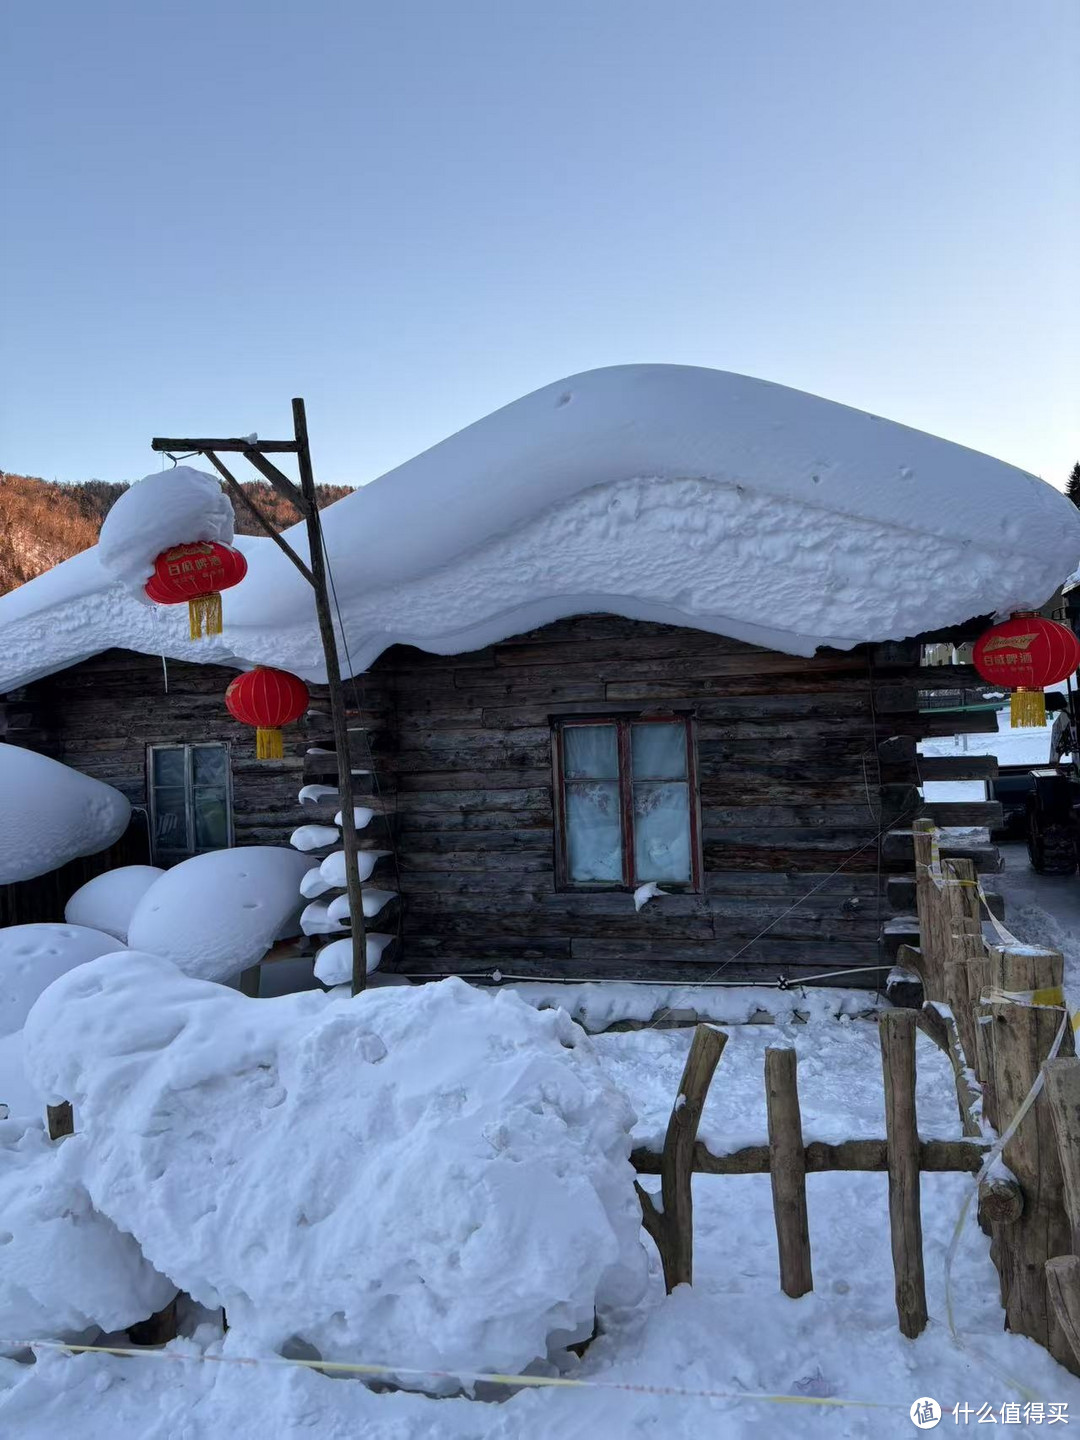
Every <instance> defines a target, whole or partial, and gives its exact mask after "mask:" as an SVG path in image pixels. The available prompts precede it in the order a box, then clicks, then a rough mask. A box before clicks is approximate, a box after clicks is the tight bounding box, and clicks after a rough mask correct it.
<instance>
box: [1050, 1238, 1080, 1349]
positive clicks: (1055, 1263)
mask: <svg viewBox="0 0 1080 1440" xmlns="http://www.w3.org/2000/svg"><path fill="white" fill-rule="evenodd" d="M1046 1291H1047V1294H1048V1295H1049V1297H1050V1309H1051V1311H1052V1312H1053V1316H1054V1320H1055V1322H1056V1324H1057V1326H1058V1328H1059V1329H1060V1330H1061V1333H1062V1335H1063V1336H1064V1337H1065V1342H1066V1344H1067V1345H1068V1347H1069V1350H1070V1351H1071V1353H1072V1357H1073V1359H1072V1364H1071V1365H1069V1369H1070V1370H1071V1371H1072V1372H1073V1374H1074V1375H1077V1374H1080V1257H1078V1256H1076V1255H1056V1256H1055V1257H1054V1259H1053V1260H1048V1261H1047V1262H1046ZM1066 1363H1067V1362H1066Z"/></svg>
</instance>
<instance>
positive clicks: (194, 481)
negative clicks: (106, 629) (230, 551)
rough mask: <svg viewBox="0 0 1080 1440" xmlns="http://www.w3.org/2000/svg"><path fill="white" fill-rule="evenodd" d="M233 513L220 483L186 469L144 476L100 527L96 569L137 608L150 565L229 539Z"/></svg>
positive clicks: (141, 599) (180, 467)
mask: <svg viewBox="0 0 1080 1440" xmlns="http://www.w3.org/2000/svg"><path fill="white" fill-rule="evenodd" d="M233 523H234V517H233V508H232V505H231V504H230V503H229V499H228V497H227V496H226V494H225V492H224V491H223V490H222V488H221V481H220V480H217V479H215V478H214V476H213V475H207V474H206V473H205V472H204V471H202V470H193V469H192V468H191V466H189V465H177V466H175V467H174V468H173V469H171V470H162V471H159V472H155V473H154V474H152V475H147V476H145V477H144V478H143V479H142V480H139V481H137V482H136V483H135V484H134V485H132V487H131V489H130V490H125V491H124V493H123V495H121V496H120V498H119V500H117V502H116V504H115V505H114V506H113V507H112V509H111V510H110V511H109V513H108V515H106V516H105V519H104V521H103V523H102V526H101V535H100V537H99V539H98V558H99V560H100V562H101V566H102V569H103V570H104V571H105V572H106V573H107V574H108V575H110V576H111V577H112V578H113V579H114V580H118V581H120V583H121V584H122V585H124V586H126V588H127V589H128V590H129V591H130V592H131V593H132V594H133V595H134V596H136V597H137V598H138V599H139V600H140V601H141V602H142V603H143V604H149V603H150V602H149V601H147V600H146V597H145V595H144V594H143V586H144V585H145V583H146V581H147V580H149V578H150V576H151V575H152V574H153V573H154V561H155V560H156V559H157V557H158V556H159V555H160V554H161V552H162V551H163V550H168V549H169V547H170V546H172V545H184V544H187V543H189V542H193V541H196V540H217V541H218V542H219V543H220V544H222V545H228V544H230V543H231V542H232V538H233Z"/></svg>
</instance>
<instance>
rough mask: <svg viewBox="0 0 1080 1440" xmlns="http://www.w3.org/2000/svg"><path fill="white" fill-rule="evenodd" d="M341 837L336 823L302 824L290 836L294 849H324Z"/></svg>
mask: <svg viewBox="0 0 1080 1440" xmlns="http://www.w3.org/2000/svg"><path fill="white" fill-rule="evenodd" d="M340 839H341V834H340V832H339V831H338V828H337V826H336V825H300V826H299V827H298V828H297V829H295V830H294V831H293V832H292V834H291V835H290V836H289V844H290V845H291V846H292V847H293V849H294V850H322V849H323V848H324V847H325V846H327V845H335V844H336V843H337V842H338V841H339V840H340Z"/></svg>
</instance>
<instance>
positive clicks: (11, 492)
mask: <svg viewBox="0 0 1080 1440" xmlns="http://www.w3.org/2000/svg"><path fill="white" fill-rule="evenodd" d="M127 488H128V487H127V485H126V484H125V483H123V482H112V481H109V480H86V481H84V482H83V483H82V484H79V485H61V484H57V483H56V482H55V481H52V480H38V479H36V478H34V477H32V476H29V475H9V474H8V473H6V472H5V471H2V470H0V595H2V594H4V593H6V592H7V591H8V590H14V589H15V587H16V585H22V584H23V582H24V581H26V580H32V579H33V578H34V576H35V575H40V574H41V573H42V571H43V570H50V569H51V568H52V567H53V566H54V565H58V564H59V563H60V561H61V560H66V559H67V558H68V557H69V556H70V555H77V554H78V553H79V551H80V550H86V549H88V548H89V546H91V545H94V544H96V543H97V537H98V531H99V530H100V529H101V522H102V521H103V520H104V519H105V516H106V515H107V514H108V513H109V511H110V510H111V508H112V506H113V505H114V504H115V502H116V500H117V499H118V498H119V497H120V496H121V495H122V494H123V493H124V491H125V490H126V489H127ZM244 489H245V490H247V491H248V493H249V494H250V495H251V496H252V498H253V499H257V501H258V504H259V508H260V509H261V510H262V512H263V514H264V515H266V516H267V517H268V518H269V520H270V521H271V523H272V524H273V526H274V528H275V529H276V530H285V529H287V528H288V526H290V525H295V523H296V522H297V520H299V518H300V516H299V515H298V514H297V512H296V510H295V509H294V508H293V506H292V505H290V504H289V502H288V501H287V500H284V499H282V497H281V496H280V495H279V494H278V493H277V491H276V490H271V488H270V486H269V485H263V484H261V483H259V482H258V481H252V482H248V483H245V485H244ZM318 492H319V508H320V509H323V508H325V507H326V506H327V505H330V504H332V503H333V501H335V500H340V499H341V497H342V496H343V495H349V494H351V493H352V492H351V489H350V487H349V486H347V485H320V486H319V487H318ZM236 528H237V531H238V532H239V533H240V534H241V535H254V534H257V533H258V532H259V527H258V525H257V524H256V523H255V521H254V519H253V518H252V516H251V515H250V514H249V513H248V512H247V510H246V509H245V508H244V507H243V506H241V507H240V509H239V512H238V513H237V516H236Z"/></svg>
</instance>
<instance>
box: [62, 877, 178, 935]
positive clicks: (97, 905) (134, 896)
mask: <svg viewBox="0 0 1080 1440" xmlns="http://www.w3.org/2000/svg"><path fill="white" fill-rule="evenodd" d="M164 874H165V871H164V870H160V869H159V868H158V867H157V866H156V865H121V866H119V867H118V868H117V869H116V870H106V871H105V873H104V874H103V875H95V876H94V878H93V879H92V880H88V881H87V882H86V884H85V885H80V886H79V888H78V890H76V891H75V893H74V895H72V897H71V899H70V900H69V901H68V902H67V904H66V905H65V906H64V919H65V920H66V921H67V922H68V923H69V924H70V925H89V926H90V928H91V929H93V930H104V931H105V933H106V934H107V935H115V936H116V938H117V940H119V941H121V942H122V943H123V944H124V945H126V944H127V938H128V926H129V925H130V924H131V917H132V915H134V913H135V907H136V905H138V903H139V901H140V900H141V899H142V897H143V896H144V895H145V894H146V892H147V890H149V889H150V886H151V885H152V884H153V883H154V881H155V880H158V879H160V877H161V876H162V875H164Z"/></svg>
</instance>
